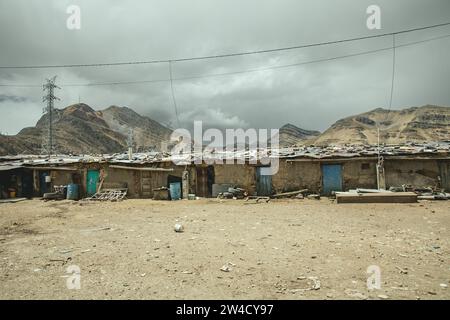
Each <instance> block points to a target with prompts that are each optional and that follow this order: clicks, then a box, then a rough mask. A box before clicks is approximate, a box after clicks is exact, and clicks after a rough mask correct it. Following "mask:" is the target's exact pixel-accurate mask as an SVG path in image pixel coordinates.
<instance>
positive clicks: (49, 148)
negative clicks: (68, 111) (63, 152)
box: [42, 76, 61, 157]
mask: <svg viewBox="0 0 450 320" xmlns="http://www.w3.org/2000/svg"><path fill="white" fill-rule="evenodd" d="M55 81H56V76H54V77H53V78H50V79H47V83H46V84H44V86H43V91H47V94H46V95H45V96H44V97H43V98H42V101H43V102H47V106H46V107H45V108H44V110H43V112H44V114H47V132H44V135H43V142H42V152H43V153H46V154H48V156H49V157H51V155H52V153H53V151H54V148H53V111H54V101H55V100H60V99H59V98H58V97H55V95H54V90H55V88H58V89H61V88H60V87H58V86H57V85H56V84H55Z"/></svg>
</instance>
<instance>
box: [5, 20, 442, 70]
mask: <svg viewBox="0 0 450 320" xmlns="http://www.w3.org/2000/svg"><path fill="white" fill-rule="evenodd" d="M448 25H450V22H445V23H440V24H435V25H430V26H425V27H419V28H413V29H407V30H402V31H396V32H389V33H382V34H378V35H371V36H361V37H355V38H347V39H342V40H335V41H325V42H317V43H310V44H305V45H297V46H291V47H281V48H275V49H265V50H254V51H244V52H236V53H227V54H218V55H209V56H199V57H189V58H179V59H167V60H148V61H127V62H112V63H90V64H61V65H30V66H0V69H49V68H79V67H105V66H121V65H138V64H154V63H169V62H182V61H194V60H205V59H218V58H228V57H237V56H245V55H253V54H261V53H271V52H279V51H287V50H295V49H304V48H312V47H318V46H325V45H331V44H339V43H346V42H353V41H359V40H366V39H374V38H381V37H386V36H392V35H396V34H404V33H409V32H414V31H420V30H427V29H432V28H438V27H443V26H448Z"/></svg>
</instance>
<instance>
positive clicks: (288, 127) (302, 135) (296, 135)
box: [279, 123, 320, 147]
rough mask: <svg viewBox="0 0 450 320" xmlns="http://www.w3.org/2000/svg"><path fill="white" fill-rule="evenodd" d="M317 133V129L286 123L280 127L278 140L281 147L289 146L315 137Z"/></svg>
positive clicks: (318, 133)
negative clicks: (307, 128)
mask: <svg viewBox="0 0 450 320" xmlns="http://www.w3.org/2000/svg"><path fill="white" fill-rule="evenodd" d="M319 135H320V132H319V131H314V130H305V129H301V128H299V127H296V126H294V125H293V124H290V123H288V124H285V125H284V126H282V127H281V128H280V132H279V139H280V141H279V142H280V146H281V147H289V146H293V145H296V144H299V143H300V144H301V143H303V142H304V141H305V140H310V139H313V138H316V137H317V136H319Z"/></svg>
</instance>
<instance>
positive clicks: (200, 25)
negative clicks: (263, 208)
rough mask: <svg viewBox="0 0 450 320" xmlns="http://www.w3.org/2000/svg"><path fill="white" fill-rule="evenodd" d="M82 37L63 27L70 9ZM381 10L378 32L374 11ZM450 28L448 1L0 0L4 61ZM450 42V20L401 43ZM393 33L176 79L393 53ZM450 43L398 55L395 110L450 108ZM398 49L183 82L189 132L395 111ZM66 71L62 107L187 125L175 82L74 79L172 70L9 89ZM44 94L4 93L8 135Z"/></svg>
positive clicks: (211, 51) (163, 54) (140, 54)
mask: <svg viewBox="0 0 450 320" xmlns="http://www.w3.org/2000/svg"><path fill="white" fill-rule="evenodd" d="M71 4H76V5H78V6H79V7H80V8H81V29H80V30H69V29H67V27H66V20H67V18H68V16H69V15H68V14H67V13H66V9H67V7H68V6H69V5H71ZM371 4H377V5H379V6H380V7H381V24H382V29H381V30H368V29H367V27H366V19H367V16H368V15H367V14H366V8H367V7H368V6H369V5H371ZM449 21H450V1H449V0H396V1H391V0H340V1H336V0H320V1H317V0H308V1H306V0H305V1H303V0H189V1H188V0H177V1H175V0H159V1H148V0H132V1H124V0H96V1H92V0H85V1H79V0H70V1H66V0H58V1H56V0H0V65H1V66H11V65H45V64H84V63H106V62H118V61H134V60H153V59H177V58H185V57H196V56H205V55H215V54H223V53H233V52H242V51H250V50H261V49H272V48H277V47H288V46H295V45H301V44H308V43H315V42H322V41H332V40H339V39H343V38H353V37H359V36H365V35H374V34H379V33H387V32H393V31H399V30H404V29H410V28H415V27H421V26H427V25H433V24H439V23H444V22H449ZM447 34H450V26H446V27H440V28H435V29H431V30H425V31H418V32H413V33H408V34H402V35H399V36H397V43H398V44H400V45H401V44H405V43H408V42H414V41H418V40H425V39H429V38H434V37H438V36H442V35H447ZM391 43H392V38H390V37H386V38H376V39H371V40H363V41H357V42H353V43H345V44H339V45H329V46H324V47H316V48H310V49H298V50H290V51H283V52H276V53H266V54H258V55H249V56H241V57H229V58H221V59H211V60H200V61H191V62H176V63H173V77H174V78H181V77H188V76H199V75H208V74H216V73H227V72H235V71H238V72H239V71H243V70H249V69H255V68H267V67H271V66H277V65H287V64H292V63H298V62H304V61H305V62H306V61H310V60H316V59H322V58H329V57H334V56H341V55H345V54H353V53H358V52H361V51H367V50H373V49H378V48H385V47H388V46H390V45H391ZM449 51H450V37H449V38H444V39H440V40H436V41H431V42H425V43H421V44H418V45H414V46H409V47H403V48H398V49H397V65H396V81H395V92H394V99H393V108H395V109H399V108H404V107H408V106H420V105H424V104H436V105H445V106H450V90H449V82H450V59H449ZM391 68H392V52H391V51H383V52H378V53H373V54H369V55H362V56H357V57H350V58H345V59H339V60H333V61H329V62H322V63H315V64H308V65H303V66H295V67H290V68H281V69H270V70H265V71H258V72H250V73H238V74H234V75H226V76H217V77H203V78H198V79H191V80H176V81H174V90H175V96H176V100H177V104H178V112H179V118H180V122H181V126H182V127H185V128H186V127H187V128H190V127H191V126H192V122H193V121H194V120H203V121H204V122H206V123H207V126H209V127H220V128H224V127H227V128H234V127H244V128H248V127H255V128H277V127H280V126H282V125H283V124H286V123H292V124H294V125H297V126H299V127H302V128H305V129H316V130H324V129H326V128H327V127H328V126H329V125H331V124H332V123H334V122H335V121H336V120H338V119H339V118H342V117H345V116H349V115H352V114H355V113H361V112H365V111H368V110H371V109H374V108H377V107H386V106H388V104H389V96H390V85H391ZM53 75H57V76H58V78H57V84H59V85H60V86H61V90H57V92H56V94H57V95H58V96H59V97H60V98H61V101H58V102H57V103H56V107H58V108H63V107H65V106H68V105H70V104H73V103H77V102H78V101H79V99H80V101H81V102H84V103H87V104H89V105H90V106H91V107H93V108H94V109H96V110H100V109H103V108H106V107H108V106H110V105H119V106H128V107H131V108H133V109H134V110H135V111H137V112H139V113H141V114H143V115H147V116H149V117H151V118H153V119H155V120H157V121H160V122H162V123H170V124H172V126H174V127H176V126H177V121H176V118H175V112H174V106H173V101H172V97H171V91H170V83H169V82H167V81H164V82H154V83H144V84H128V85H120V86H119V85H117V86H96V87H68V86H64V84H83V83H93V82H117V81H119V82H120V81H140V80H153V79H168V77H169V76H168V65H167V64H166V63H163V64H152V65H135V66H113V67H95V68H58V69H33V70H24V69H0V84H37V85H41V84H42V83H43V82H44V80H45V78H48V77H51V76H53ZM42 94H43V92H42V88H41V87H34V88H23V87H0V110H1V117H0V131H1V132H3V133H9V134H15V133H17V132H18V131H20V129H22V128H23V127H25V126H32V125H34V124H35V123H36V121H37V120H38V119H39V117H40V116H41V115H42V108H43V107H44V104H43V103H42Z"/></svg>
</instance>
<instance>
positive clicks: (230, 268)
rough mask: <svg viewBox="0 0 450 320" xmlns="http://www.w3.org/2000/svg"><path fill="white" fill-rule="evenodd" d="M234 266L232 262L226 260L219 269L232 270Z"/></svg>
mask: <svg viewBox="0 0 450 320" xmlns="http://www.w3.org/2000/svg"><path fill="white" fill-rule="evenodd" d="M234 266H235V264H234V263H231V262H227V263H226V264H224V265H223V266H222V267H221V268H220V271H223V272H230V271H231V270H233V269H232V267H234Z"/></svg>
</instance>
